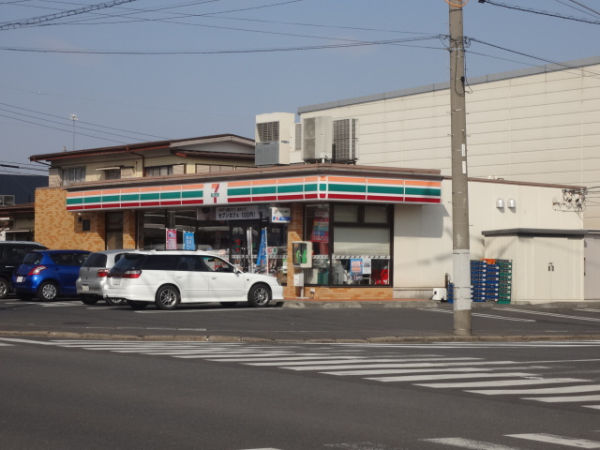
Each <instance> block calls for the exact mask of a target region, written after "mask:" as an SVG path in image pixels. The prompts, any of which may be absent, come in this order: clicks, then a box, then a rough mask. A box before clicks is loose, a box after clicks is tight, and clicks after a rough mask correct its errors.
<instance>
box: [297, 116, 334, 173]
mask: <svg viewBox="0 0 600 450" xmlns="http://www.w3.org/2000/svg"><path fill="white" fill-rule="evenodd" d="M302 157H303V159H304V161H309V162H311V161H331V160H332V157H333V121H332V119H331V117H329V116H317V117H309V118H307V119H302Z"/></svg>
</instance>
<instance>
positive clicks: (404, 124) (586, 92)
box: [300, 58, 600, 228]
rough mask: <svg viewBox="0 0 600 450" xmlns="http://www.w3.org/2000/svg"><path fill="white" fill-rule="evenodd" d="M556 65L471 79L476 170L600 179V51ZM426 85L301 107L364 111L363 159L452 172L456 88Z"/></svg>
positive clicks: (594, 208) (591, 223) (335, 113)
mask: <svg viewBox="0 0 600 450" xmlns="http://www.w3.org/2000/svg"><path fill="white" fill-rule="evenodd" d="M588 64H589V63H588ZM556 69H557V67H556V66H554V67H552V68H550V69H545V68H540V70H539V71H541V73H537V74H529V75H523V76H517V75H515V74H506V75H504V74H500V75H498V76H495V77H494V78H495V79H496V80H497V81H485V80H484V81H479V80H477V82H476V83H473V84H470V85H469V87H468V94H467V98H466V104H467V133H468V135H467V148H468V155H469V175H470V176H471V177H485V178H487V177H497V178H503V179H506V180H514V181H526V182H540V183H558V184H569V185H583V186H588V187H591V186H596V185H599V184H600V182H599V181H600V151H599V147H600V77H598V76H597V74H598V73H599V72H600V63H598V58H596V59H595V64H593V65H587V66H583V67H579V68H573V69H562V70H556ZM530 72H533V71H530ZM503 78H504V79H503ZM421 91H424V92H420V93H415V94H412V95H411V94H410V92H406V91H404V92H401V91H399V92H398V93H393V92H392V93H389V95H382V96H374V97H373V98H365V99H363V100H364V101H363V102H362V103H361V102H360V99H357V100H356V101H355V102H354V104H350V103H352V99H350V100H348V101H347V102H345V101H341V102H340V103H342V104H344V103H348V104H347V105H346V106H336V107H334V106H333V104H332V105H328V104H325V105H315V106H314V107H303V108H300V111H301V112H302V111H303V110H307V111H308V110H311V111H310V112H303V113H302V118H306V117H313V116H319V115H329V116H332V117H333V119H334V120H335V119H341V118H357V119H358V120H359V161H358V163H359V164H366V165H381V166H383V165H385V166H394V167H407V168H427V169H440V170H441V171H442V173H443V174H444V175H450V170H451V169H450V167H451V166H450V111H449V108H450V106H449V105H450V97H449V90H448V88H447V86H439V87H438V86H431V88H430V89H426V87H425V88H424V89H421ZM321 108H322V109H321ZM314 109H319V110H317V111H315V110H314ZM594 197H595V198H594ZM598 197H600V194H596V196H594V195H593V194H590V195H589V197H588V202H587V208H586V210H585V227H586V228H600V202H598Z"/></svg>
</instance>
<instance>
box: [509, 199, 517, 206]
mask: <svg viewBox="0 0 600 450" xmlns="http://www.w3.org/2000/svg"><path fill="white" fill-rule="evenodd" d="M507 205H508V207H509V208H510V209H515V208H516V207H517V201H516V200H515V199H514V198H509V199H508V202H507Z"/></svg>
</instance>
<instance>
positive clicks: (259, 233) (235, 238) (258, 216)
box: [139, 205, 287, 284]
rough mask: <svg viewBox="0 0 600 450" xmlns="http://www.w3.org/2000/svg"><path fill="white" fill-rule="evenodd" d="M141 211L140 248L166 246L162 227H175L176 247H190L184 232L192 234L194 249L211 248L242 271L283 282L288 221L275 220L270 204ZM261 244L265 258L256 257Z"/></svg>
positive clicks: (285, 266)
mask: <svg viewBox="0 0 600 450" xmlns="http://www.w3.org/2000/svg"><path fill="white" fill-rule="evenodd" d="M140 214H141V217H140V219H141V226H140V243H139V247H140V248H144V249H152V248H154V249H158V250H163V249H165V245H166V242H165V230H166V229H167V228H169V229H175V230H176V234H177V248H180V249H184V248H189V247H188V246H189V241H188V242H187V243H186V234H187V235H188V239H190V237H189V236H190V235H191V236H192V239H193V247H194V248H195V249H197V250H205V251H210V252H214V253H216V254H218V255H219V256H222V257H224V258H227V259H229V261H231V263H233V264H235V265H237V266H238V267H240V268H241V269H242V270H244V271H248V272H260V273H268V274H269V275H273V276H275V277H277V279H278V280H279V282H280V283H281V284H286V279H287V276H286V275H287V223H274V222H273V219H272V214H271V208H270V207H269V206H266V205H264V206H262V205H261V206H257V205H254V206H243V207H213V208H208V207H203V208H198V209H189V210H185V209H181V210H179V209H176V210H169V211H167V210H156V211H144V212H143V213H140ZM265 238H266V241H265V242H264V243H263V240H264V239H265ZM261 245H262V247H261ZM261 248H264V258H259V253H260V251H261Z"/></svg>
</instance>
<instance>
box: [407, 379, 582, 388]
mask: <svg viewBox="0 0 600 450" xmlns="http://www.w3.org/2000/svg"><path fill="white" fill-rule="evenodd" d="M589 381H590V380H583V379H580V378H545V379H544V378H539V379H533V380H531V379H526V380H524V379H517V380H497V381H481V382H464V383H462V382H456V383H425V384H417V386H422V387H429V388H437V389H454V388H458V389H476V388H483V387H489V388H493V387H497V386H529V385H536V384H562V383H585V382H589Z"/></svg>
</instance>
